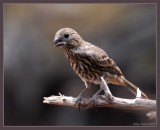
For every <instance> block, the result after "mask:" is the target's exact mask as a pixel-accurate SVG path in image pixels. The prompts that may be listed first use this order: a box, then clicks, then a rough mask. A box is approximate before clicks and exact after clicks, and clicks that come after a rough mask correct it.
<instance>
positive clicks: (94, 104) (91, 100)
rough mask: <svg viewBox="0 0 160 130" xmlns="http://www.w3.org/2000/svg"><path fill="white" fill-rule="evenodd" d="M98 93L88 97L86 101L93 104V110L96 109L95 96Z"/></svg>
mask: <svg viewBox="0 0 160 130" xmlns="http://www.w3.org/2000/svg"><path fill="white" fill-rule="evenodd" d="M97 96H98V95H93V97H92V98H90V100H89V102H88V103H91V104H93V110H96V109H95V108H96V98H97Z"/></svg>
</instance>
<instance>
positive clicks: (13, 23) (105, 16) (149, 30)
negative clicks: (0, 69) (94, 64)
mask: <svg viewBox="0 0 160 130" xmlns="http://www.w3.org/2000/svg"><path fill="white" fill-rule="evenodd" d="M3 25H4V125H5V126H132V125H133V124H134V123H148V122H153V124H154V122H155V120H149V119H148V118H147V117H146V112H145V111H133V110H121V109H114V108H96V110H93V109H88V110H82V111H81V112H79V111H78V109H75V108H69V107H62V106H52V105H48V104H44V103H43V97H48V96H51V95H58V93H59V92H60V93H61V94H63V95H66V96H74V97H77V96H78V94H79V93H80V92H81V91H82V89H84V83H83V82H82V81H81V79H80V78H79V77H78V76H77V75H76V74H75V73H74V72H73V70H72V68H71V67H70V65H69V63H68V61H67V60H66V58H65V56H64V53H63V50H62V49H60V48H54V44H53V42H52V41H53V39H54V35H55V33H56V31H57V30H59V29H61V28H64V27H70V28H73V29H74V30H76V31H77V32H78V33H79V34H80V35H81V36H82V38H83V39H84V40H86V41H88V42H91V43H93V44H95V45H97V46H99V47H100V48H102V49H103V50H105V51H106V52H107V53H108V55H109V56H110V57H111V58H113V60H114V61H115V62H116V63H117V64H118V66H119V67H120V68H121V70H122V72H123V74H124V75H125V77H126V78H127V79H128V80H130V81H131V82H133V83H134V84H135V85H137V86H138V87H139V88H140V89H141V90H142V91H144V93H146V95H147V96H148V97H149V98H150V99H154V100H155V99H156V5H155V4H14V3H13V4H4V23H3ZM109 87H110V89H111V92H112V93H113V95H114V96H118V97H122V98H135V96H134V95H133V94H132V93H131V92H129V91H128V90H127V89H126V88H123V87H119V86H115V85H109ZM98 89H99V86H98V85H93V86H92V87H91V88H90V89H89V90H87V91H86V93H84V95H83V96H84V97H91V96H92V95H93V94H94V93H95V92H96V91H97V90H98Z"/></svg>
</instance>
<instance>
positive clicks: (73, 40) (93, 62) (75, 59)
mask: <svg viewBox="0 0 160 130" xmlns="http://www.w3.org/2000/svg"><path fill="white" fill-rule="evenodd" d="M54 41H55V46H58V47H61V48H63V49H64V52H65V55H66V57H67V59H68V61H69V63H70V64H71V66H72V68H73V70H74V71H75V72H76V73H77V75H78V76H79V77H80V78H81V79H82V80H83V81H84V82H85V85H86V87H89V85H90V83H95V84H100V83H101V78H100V77H104V79H105V80H106V81H107V83H112V84H116V85H120V86H125V87H126V88H128V89H129V90H130V91H131V92H133V93H134V94H136V91H137V87H136V86H135V85H133V84H132V83H131V82H129V81H128V80H126V79H125V77H124V76H123V74H122V72H121V70H120V69H119V67H118V66H117V65H116V63H115V62H114V61H113V60H112V59H111V58H109V56H108V55H107V54H106V52H105V51H103V50H102V49H101V48H99V47H97V46H95V45H93V44H91V43H89V42H86V41H84V40H83V39H82V38H81V36H80V35H79V34H78V33H77V32H76V31H74V30H73V29H71V28H63V29H60V30H59V31H58V32H57V33H56V35H55V39H54ZM142 97H143V98H147V96H146V95H145V94H144V93H143V92H142Z"/></svg>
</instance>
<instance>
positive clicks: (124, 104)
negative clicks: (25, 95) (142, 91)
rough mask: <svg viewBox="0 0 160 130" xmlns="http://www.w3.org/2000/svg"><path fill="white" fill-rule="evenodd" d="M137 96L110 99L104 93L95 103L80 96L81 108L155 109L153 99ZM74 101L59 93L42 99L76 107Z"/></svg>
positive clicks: (48, 102) (55, 103) (50, 102)
mask: <svg viewBox="0 0 160 130" xmlns="http://www.w3.org/2000/svg"><path fill="white" fill-rule="evenodd" d="M137 93H138V90H137ZM137 95H138V94H137ZM138 96H139V95H138ZM138 96H137V97H136V98H135V99H124V98H118V97H112V99H110V98H106V96H105V95H99V96H97V98H96V99H95V104H94V103H93V102H90V99H87V98H82V100H81V108H84V109H87V108H92V107H110V108H111V107H112V108H120V109H128V110H146V111H156V101H155V100H149V99H142V98H140V97H138ZM75 102H76V98H74V97H68V96H64V95H61V94H60V96H50V97H44V101H43V103H47V104H51V105H60V106H68V107H76V108H78V106H77V105H76V106H74V104H75Z"/></svg>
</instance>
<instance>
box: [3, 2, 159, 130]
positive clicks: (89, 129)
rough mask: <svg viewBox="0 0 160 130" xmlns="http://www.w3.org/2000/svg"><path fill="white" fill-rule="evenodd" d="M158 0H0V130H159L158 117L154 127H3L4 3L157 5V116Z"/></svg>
mask: <svg viewBox="0 0 160 130" xmlns="http://www.w3.org/2000/svg"><path fill="white" fill-rule="evenodd" d="M158 1H159V0H121V1H119V0H92V1H91V0H90V1H89V0H1V1H0V89H1V90H0V100H1V101H0V129H15V130H18V129H20V130H28V129H34V130H36V129H37V130H44V129H45V130H46V129H52V130H53V129H60V130H67V129H68V130H75V129H87V130H98V129H109V130H117V129H122V130H125V129H126V130H133V129H144V130H148V129H160V122H159V116H157V126H156V127H152V126H151V127H150V126H147V127H143V126H140V127H134V126H127V127H124V126H122V127H121V126H118V127H110V126H103V127H95V126H92V127H88V126H85V127H84V126H79V127H76V126H74V127H55V126H48V127H47V126H46V127H45V126H43V127H41V126H33V127H32V126H27V127H26V126H25V127H23V126H22V127H21V126H20V127H16V126H15V127H7V126H4V125H3V118H4V117H3V4H4V3H155V4H157V115H160V113H159V110H160V109H158V108H159V107H158V106H159V103H160V100H159V99H160V98H159V90H160V89H159V88H158V86H159V82H160V79H159V78H160V77H159V72H160V70H159V68H158V67H159V62H160V60H159V59H158V55H159V53H160V51H159V48H160V43H159V41H160V36H159V34H160V15H159V11H160V9H159V8H160V1H159V2H158Z"/></svg>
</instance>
